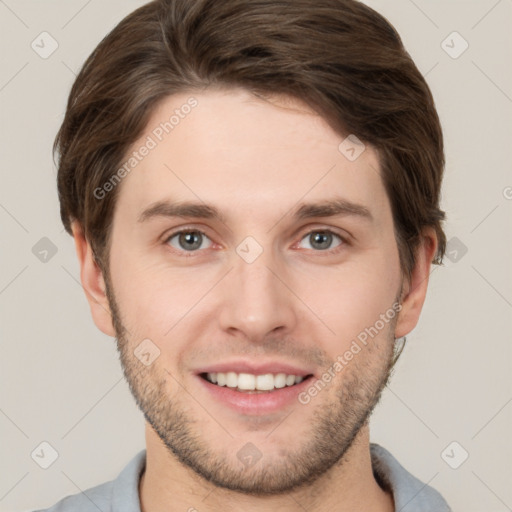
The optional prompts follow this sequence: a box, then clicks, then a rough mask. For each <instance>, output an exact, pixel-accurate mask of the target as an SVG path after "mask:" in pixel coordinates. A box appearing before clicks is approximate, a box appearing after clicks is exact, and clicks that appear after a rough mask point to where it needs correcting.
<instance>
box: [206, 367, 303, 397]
mask: <svg viewBox="0 0 512 512" xmlns="http://www.w3.org/2000/svg"><path fill="white" fill-rule="evenodd" d="M199 376H200V377H201V378H202V379H204V380H206V381H207V382H209V383H210V384H214V385H215V386H218V387H226V388H230V389H231V390H232V391H237V392H239V393H246V394H261V393H272V392H275V391H277V390H280V389H284V388H292V387H294V386H297V385H299V384H301V383H302V382H303V381H305V380H307V379H310V378H311V377H313V375H312V374H308V375H294V374H287V373H265V374H261V375H256V374H253V373H236V372H205V373H201V374H199Z"/></svg>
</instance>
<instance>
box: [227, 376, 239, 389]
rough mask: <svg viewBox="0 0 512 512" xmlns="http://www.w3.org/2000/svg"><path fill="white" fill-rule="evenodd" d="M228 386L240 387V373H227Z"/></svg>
mask: <svg viewBox="0 0 512 512" xmlns="http://www.w3.org/2000/svg"><path fill="white" fill-rule="evenodd" d="M226 386H227V387H228V388H236V387H238V375H237V374H236V373H235V372H228V373H226Z"/></svg>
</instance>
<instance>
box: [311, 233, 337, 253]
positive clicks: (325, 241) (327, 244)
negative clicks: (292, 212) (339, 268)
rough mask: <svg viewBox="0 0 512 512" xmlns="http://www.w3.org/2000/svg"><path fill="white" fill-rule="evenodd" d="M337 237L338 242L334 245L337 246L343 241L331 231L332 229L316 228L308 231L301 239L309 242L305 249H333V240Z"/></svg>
mask: <svg viewBox="0 0 512 512" xmlns="http://www.w3.org/2000/svg"><path fill="white" fill-rule="evenodd" d="M335 238H337V239H338V240H339V241H340V242H339V243H338V244H337V245H335V246H334V248H335V247H338V246H340V245H342V243H343V242H344V240H343V238H341V237H340V236H339V235H337V234H335V233H333V232H332V231H326V230H317V231H311V232H309V233H308V234H307V235H306V236H305V237H304V238H303V239H302V240H306V241H307V242H308V243H309V247H305V249H315V250H318V251H326V250H329V249H333V247H332V243H333V240H334V239H335Z"/></svg>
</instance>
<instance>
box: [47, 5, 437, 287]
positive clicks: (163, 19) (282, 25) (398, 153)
mask: <svg viewBox="0 0 512 512" xmlns="http://www.w3.org/2000/svg"><path fill="white" fill-rule="evenodd" d="M211 87H226V88H229V87H242V88H244V89H246V90H248V91H250V92H252V93H254V94H256V95H260V96H264V97H265V96H272V95H286V96H288V97H293V98H296V99H298V100H300V101H302V102H304V103H306V104H307V105H309V106H310V107H311V108H312V109H313V110H314V111H315V112H317V113H318V114H320V115H321V116H322V117H323V118H324V119H325V120H326V121H327V122H328V123H329V125H330V126H331V127H332V128H333V129H334V130H335V131H336V132H338V133H340V135H341V134H344V135H345V136H346V135H348V134H355V135H356V136H357V137H358V138H359V139H360V140H362V141H363V142H364V143H366V144H369V145H372V146H373V147H374V148H375V149H376V150H377V153H378V155H379V159H380V164H381V173H382V174H381V175H382V180H383V184H384V186H385V189H386V192H387V194H388V197H389V199H390V203H391V208H392V213H393V219H394V226H395V236H396V240H397V244H398V248H399V253H400V264H401V268H402V271H403V272H404V273H405V274H406V275H407V276H408V277H410V273H411V271H412V269H413V267H414V263H415V252H416V249H417V247H418V245H419V242H420V240H421V231H422V230H423V228H425V227H427V226H430V227H433V228H435V231H436V233H437V238H438V249H437V253H436V255H435V258H434V261H433V263H437V264H440V263H442V258H443V255H444V251H445V246H446V237H445V234H444V232H443V229H442V226H441V222H442V220H443V219H444V212H443V211H442V210H440V208H439V196H440V188H441V181H442V175H443V168H444V152H443V138H442V131H441V126H440V122H439V118H438V115H437V112H436V109H435V106H434V101H433V98H432V94H431V92H430V89H429V87H428V85H427V83H426V82H425V79H424V78H423V76H422V75H421V73H420V72H419V71H418V69H417V67H416V66H415V64H414V62H413V61H412V59H411V57H410V56H409V54H408V53H407V52H406V50H405V49H404V47H403V44H402V42H401V39H400V37H399V35H398V34H397V32H396V31H395V29H394V28H393V27H392V26H391V25H390V24H389V22H388V21H387V20H386V19H385V18H384V17H382V16H381V15H380V14H378V13H376V12H375V11H373V10H372V9H370V8H369V7H367V6H365V5H364V4H362V3H360V2H358V1H355V0H257V1H255V0H221V1H218V0H217V1H216V0H155V1H153V2H150V3H148V4H146V5H144V6H142V7H141V8H139V9H137V10H136V11H134V12H133V13H131V14H130V15H128V16H127V17H126V18H125V19H123V20H122V21H121V22H120V23H119V24H118V25H117V26H116V27H115V28H114V29H113V30H112V32H110V34H108V35H107V36H106V37H105V38H104V39H103V40H102V41H101V43H100V44H99V45H98V47H97V48H96V49H95V50H94V51H93V53H92V54H91V55H90V57H89V58H88V59H87V61H86V62H85V64H84V66H83V68H82V70H81V71H80V74H79V75H78V77H77V79H76V81H75V83H74V85H73V87H72V90H71V93H70V96H69V100H68V105H67V110H66V115H65V118H64V121H63V124H62V126H61V128H60V130H59V133H58V135H57V137H56V140H55V144H54V152H57V153H58V154H59V162H58V191H59V199H60V205H61V217H62V221H63V223H64V226H65V228H66V230H67V231H68V233H71V222H72V221H73V220H77V221H78V222H79V224H80V225H81V226H82V229H83V230H84V233H85V236H86V237H87V239H88V240H89V241H90V243H91V245H92V248H93V251H94V254H95V257H96V259H97V261H98V263H99V264H100V266H101V267H102V269H103V270H105V269H108V256H109V245H110V234H111V231H112V217H113V211H114V206H115V201H116V197H117V194H118V193H119V188H120V187H116V188H115V189H114V190H112V191H111V192H110V193H109V194H108V195H106V196H105V197H104V198H102V199H101V200H98V199H97V198H96V197H95V195H94V190H95V189H97V188H98V187H101V186H102V185H103V184H104V183H105V182H107V181H108V180H109V178H110V177H111V176H112V175H113V174H114V173H115V172H116V170H117V169H118V167H119V166H120V165H121V163H122V162H123V161H124V159H125V155H126V153H127V152H128V150H129V148H130V146H131V145H132V144H133V143H134V142H135V141H136V140H137V139H138V138H139V137H140V136H141V134H142V133H143V131H144V129H145V128H146V125H147V122H148V120H149V117H150V115H151V114H152V112H153V111H154V109H155V107H156V106H157V104H158V103H159V102H161V101H162V100H163V99H164V98H166V97H168V96H169V95H172V94H175V93H183V92H188V91H201V90H205V89H206V88H211Z"/></svg>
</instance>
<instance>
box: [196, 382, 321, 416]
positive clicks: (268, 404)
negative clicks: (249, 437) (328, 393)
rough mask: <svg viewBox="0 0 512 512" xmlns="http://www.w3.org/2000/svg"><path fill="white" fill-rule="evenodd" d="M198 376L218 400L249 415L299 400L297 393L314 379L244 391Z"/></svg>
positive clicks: (268, 411) (270, 411)
mask: <svg viewBox="0 0 512 512" xmlns="http://www.w3.org/2000/svg"><path fill="white" fill-rule="evenodd" d="M197 378H198V379H199V380H200V381H201V383H202V385H203V386H204V387H205V389H206V390H207V392H208V393H211V395H212V396H213V397H214V398H215V399H216V400H218V401H219V402H221V403H223V404H225V405H227V406H229V407H231V408H232V409H235V410H236V411H237V412H239V413H241V414H249V415H261V414H270V413H273V412H277V411H279V410H281V409H283V408H284V407H286V406H289V405H290V404H293V403H294V402H297V401H298V398H297V395H298V394H299V393H300V392H301V391H304V389H305V388H307V387H308V386H309V385H310V381H311V379H312V377H311V376H310V377H308V378H306V379H304V380H303V381H302V382H300V383H299V384H295V385H294V386H287V387H284V388H280V389H275V390H274V391H270V392H268V391H267V392H263V393H244V392H242V391H236V390H235V389H233V388H228V387H227V386H217V384H212V383H211V382H209V381H207V380H206V379H204V378H203V377H200V376H199V375H198V376H197Z"/></svg>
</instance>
